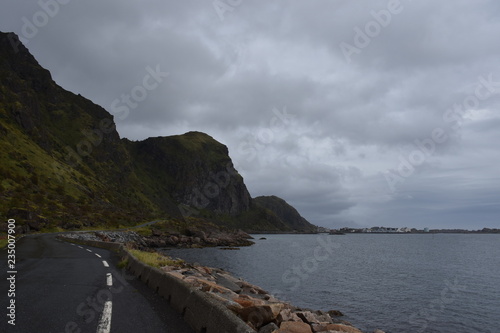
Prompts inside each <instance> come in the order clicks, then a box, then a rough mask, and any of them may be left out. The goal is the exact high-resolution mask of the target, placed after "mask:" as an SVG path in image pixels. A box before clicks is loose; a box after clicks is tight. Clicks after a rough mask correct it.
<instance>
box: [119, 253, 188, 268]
mask: <svg viewBox="0 0 500 333" xmlns="http://www.w3.org/2000/svg"><path fill="white" fill-rule="evenodd" d="M129 252H130V253H131V254H132V255H133V256H134V257H136V258H137V259H138V260H140V261H142V262H143V263H145V264H147V265H149V266H153V267H156V268H161V267H164V266H177V267H181V266H182V265H183V264H184V261H183V260H180V259H172V258H170V257H167V256H165V255H163V254H160V253H158V252H146V251H141V250H135V249H130V250H129Z"/></svg>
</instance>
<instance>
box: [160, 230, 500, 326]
mask: <svg viewBox="0 0 500 333" xmlns="http://www.w3.org/2000/svg"><path fill="white" fill-rule="evenodd" d="M253 236H254V237H255V242H256V244H255V245H253V246H250V247H243V248H241V249H240V250H233V251H230V250H221V249H218V248H204V249H165V252H166V253H167V254H169V255H171V256H174V257H179V258H182V259H185V260H186V261H188V262H197V263H200V264H202V265H206V266H211V267H217V268H222V269H225V270H227V271H229V272H231V273H233V274H234V275H236V276H238V277H242V278H243V279H245V280H247V281H249V282H251V283H254V284H256V285H259V286H261V287H263V288H264V289H266V290H267V291H269V292H271V293H273V294H274V295H276V296H277V297H278V298H280V299H281V300H284V301H287V302H291V303H292V304H294V305H296V306H299V307H305V308H311V309H319V310H333V309H334V310H339V311H341V312H343V313H344V314H345V317H343V319H345V320H348V321H350V322H352V323H353V324H354V325H355V326H357V327H359V328H360V329H362V330H363V331H366V332H372V331H373V330H375V329H381V330H384V331H385V332H387V333H401V332H422V333H423V332H429V333H437V332H439V333H452V332H453V333H460V332H463V333H466V332H467V333H470V332H477V333H497V332H500V325H499V323H498V320H499V318H500V235H491V234H487V235H477V234H377V235H374V234H356V235H345V236H334V235H253ZM262 237H264V238H266V239H265V240H264V239H260V238H262Z"/></svg>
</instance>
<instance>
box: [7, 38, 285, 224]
mask: <svg viewBox="0 0 500 333" xmlns="http://www.w3.org/2000/svg"><path fill="white" fill-rule="evenodd" d="M16 38H17V36H15V35H14V34H5V33H0V217H1V218H3V219H6V218H16V220H18V223H19V225H22V227H23V230H24V231H29V230H33V229H34V230H40V229H50V228H53V227H62V228H81V227H94V226H99V225H102V226H108V227H109V226H118V225H131V224H136V223H138V222H141V221H147V220H151V219H157V218H161V219H179V218H185V219H184V220H185V221H194V220H196V219H198V220H199V219H205V220H207V221H209V222H211V223H215V224H218V225H226V226H230V227H235V228H241V229H245V230H273V231H279V230H283V231H290V230H292V229H295V227H293V228H292V227H290V226H289V225H287V222H286V221H283V220H281V219H280V218H278V216H277V215H276V214H274V213H272V212H271V211H270V210H268V209H266V208H264V207H261V206H259V205H256V204H255V203H254V201H253V200H252V199H251V197H250V194H249V193H248V190H247V188H246V186H245V184H244V181H243V178H242V177H241V176H240V175H239V174H238V172H237V171H236V170H234V168H233V164H232V162H231V159H230V157H229V155H228V150H227V147H226V146H224V145H223V144H221V143H219V142H217V141H216V140H214V139H213V138H212V137H210V136H209V135H207V134H204V133H199V132H189V133H186V134H184V135H177V136H170V137H158V138H149V139H146V140H144V141H139V142H132V141H129V140H127V139H120V136H119V134H118V132H117V131H116V129H115V123H114V121H113V116H112V115H110V114H109V113H108V112H107V111H106V110H104V109H103V108H102V107H100V106H98V105H96V104H94V103H92V102H91V101H89V100H88V99H85V98H84V97H82V96H80V95H75V94H73V93H71V92H68V91H66V90H64V89H63V88H61V87H60V86H58V85H57V84H56V83H55V82H54V81H53V80H52V78H51V75H50V73H49V72H48V71H47V70H45V69H43V68H42V67H41V66H40V65H39V64H38V62H37V61H36V60H35V58H34V57H33V56H32V55H31V54H30V53H29V51H28V50H27V49H26V48H25V47H24V46H23V45H17V47H18V50H17V52H16V50H15V49H14V48H12V45H11V40H16ZM16 43H17V42H16ZM195 218H196V219H195Z"/></svg>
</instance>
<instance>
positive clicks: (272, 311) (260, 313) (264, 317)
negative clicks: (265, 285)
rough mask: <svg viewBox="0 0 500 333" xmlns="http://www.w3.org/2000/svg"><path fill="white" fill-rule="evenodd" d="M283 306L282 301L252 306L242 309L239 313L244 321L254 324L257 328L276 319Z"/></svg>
mask: <svg viewBox="0 0 500 333" xmlns="http://www.w3.org/2000/svg"><path fill="white" fill-rule="evenodd" d="M283 306H284V305H283V304H282V303H273V304H265V305H258V306H250V307H246V308H243V309H241V310H240V311H239V313H238V314H239V315H240V317H241V318H242V319H243V320H244V321H246V322H248V323H250V324H252V326H253V327H255V328H259V327H262V326H263V325H266V324H268V323H270V322H272V321H274V320H275V319H276V317H278V315H279V313H280V311H281V309H283Z"/></svg>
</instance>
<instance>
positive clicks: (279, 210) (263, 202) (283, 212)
mask: <svg viewBox="0 0 500 333" xmlns="http://www.w3.org/2000/svg"><path fill="white" fill-rule="evenodd" d="M254 202H255V204H256V205H257V206H260V207H263V208H265V209H268V210H270V211H271V212H273V213H274V214H276V216H277V217H278V218H279V219H280V220H281V221H283V223H284V224H286V225H287V226H288V227H289V228H291V229H293V230H296V231H302V232H315V231H316V230H317V227H316V226H314V225H312V224H311V223H309V221H307V220H306V219H305V218H303V217H302V216H301V215H300V214H299V212H298V211H297V210H296V209H295V208H293V207H292V206H290V205H289V204H288V203H287V202H286V201H285V200H283V199H281V198H278V197H277V196H260V197H256V198H254Z"/></svg>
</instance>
